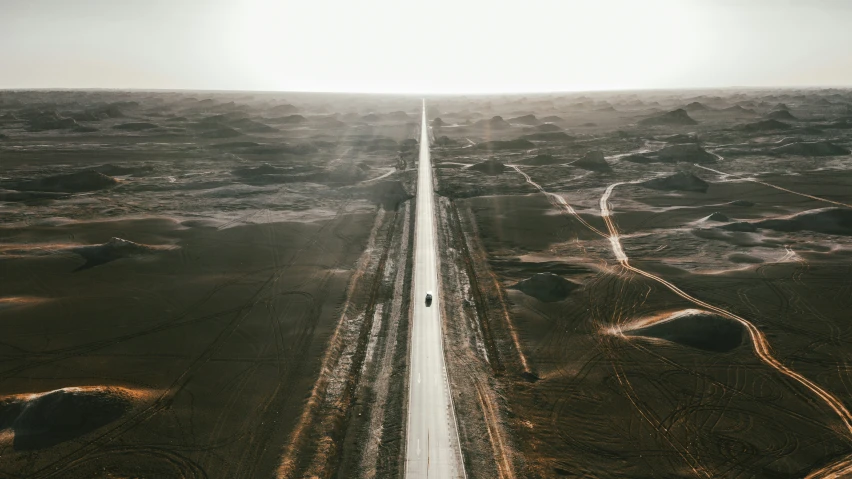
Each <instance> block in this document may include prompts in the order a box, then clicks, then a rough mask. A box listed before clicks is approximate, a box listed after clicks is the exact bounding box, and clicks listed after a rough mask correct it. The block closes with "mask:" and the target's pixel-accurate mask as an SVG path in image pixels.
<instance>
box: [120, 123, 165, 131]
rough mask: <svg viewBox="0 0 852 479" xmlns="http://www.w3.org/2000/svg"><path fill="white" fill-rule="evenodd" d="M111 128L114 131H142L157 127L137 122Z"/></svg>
mask: <svg viewBox="0 0 852 479" xmlns="http://www.w3.org/2000/svg"><path fill="white" fill-rule="evenodd" d="M112 128H113V129H115V130H127V131H142V130H151V129H154V128H157V125H155V124H154V123H148V122H144V121H139V122H132V123H122V124H121V125H115V126H114V127H112Z"/></svg>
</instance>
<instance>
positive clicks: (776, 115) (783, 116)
mask: <svg viewBox="0 0 852 479" xmlns="http://www.w3.org/2000/svg"><path fill="white" fill-rule="evenodd" d="M766 117H767V118H771V119H773V120H798V118H796V117H795V116H793V114H792V113H790V111H789V110H786V109H785V110H775V111H770V112H769V114H767V115H766Z"/></svg>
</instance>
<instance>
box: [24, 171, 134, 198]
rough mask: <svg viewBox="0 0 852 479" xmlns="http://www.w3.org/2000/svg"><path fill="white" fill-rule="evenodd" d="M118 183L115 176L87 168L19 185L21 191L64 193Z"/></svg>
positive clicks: (89, 189) (92, 189) (100, 187)
mask: <svg viewBox="0 0 852 479" xmlns="http://www.w3.org/2000/svg"><path fill="white" fill-rule="evenodd" d="M117 184H118V180H116V179H115V178H112V177H109V176H106V175H104V174H103V173H98V172H97V171H94V170H85V171H80V172H77V173H69V174H65V175H55V176H48V177H45V178H39V179H37V180H32V181H27V182H24V183H20V184H18V186H17V189H18V190H21V191H56V192H62V193H79V192H83V191H96V190H102V189H104V188H109V187H112V186H115V185H117Z"/></svg>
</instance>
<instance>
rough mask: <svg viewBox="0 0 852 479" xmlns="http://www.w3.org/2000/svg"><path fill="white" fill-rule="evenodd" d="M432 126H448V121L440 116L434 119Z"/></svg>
mask: <svg viewBox="0 0 852 479" xmlns="http://www.w3.org/2000/svg"><path fill="white" fill-rule="evenodd" d="M432 126H433V127H435V128H440V127H442V126H446V123H444V120H442V119H441V118H440V117H438V118H435V119H434V120H432Z"/></svg>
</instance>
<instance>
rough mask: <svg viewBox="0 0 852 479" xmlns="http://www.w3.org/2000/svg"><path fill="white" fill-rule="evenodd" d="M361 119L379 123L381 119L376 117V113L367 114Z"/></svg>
mask: <svg viewBox="0 0 852 479" xmlns="http://www.w3.org/2000/svg"><path fill="white" fill-rule="evenodd" d="M361 119H362V120H364V121H370V122H372V121H380V120H381V119H382V117H381V116H379V115H377V114H376V113H368V114H366V115H364V116H362V117H361Z"/></svg>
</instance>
